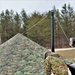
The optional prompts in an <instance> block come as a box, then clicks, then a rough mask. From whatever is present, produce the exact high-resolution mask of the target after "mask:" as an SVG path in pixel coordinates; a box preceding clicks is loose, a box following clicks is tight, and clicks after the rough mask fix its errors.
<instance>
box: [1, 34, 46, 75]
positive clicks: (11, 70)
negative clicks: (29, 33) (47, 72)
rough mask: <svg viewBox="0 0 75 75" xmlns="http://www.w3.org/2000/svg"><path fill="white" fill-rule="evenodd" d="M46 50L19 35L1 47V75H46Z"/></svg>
mask: <svg viewBox="0 0 75 75" xmlns="http://www.w3.org/2000/svg"><path fill="white" fill-rule="evenodd" d="M45 51H46V49H45V48H44V47H42V46H40V45H38V44H37V43H35V42H33V41H32V40H30V39H28V38H27V37H25V36H24V35H22V34H20V33H18V34H17V35H15V36H14V37H12V38H11V39H9V40H8V41H6V42H5V43H3V44H2V45H0V75H44V67H43V62H44V59H43V54H44V52H45Z"/></svg>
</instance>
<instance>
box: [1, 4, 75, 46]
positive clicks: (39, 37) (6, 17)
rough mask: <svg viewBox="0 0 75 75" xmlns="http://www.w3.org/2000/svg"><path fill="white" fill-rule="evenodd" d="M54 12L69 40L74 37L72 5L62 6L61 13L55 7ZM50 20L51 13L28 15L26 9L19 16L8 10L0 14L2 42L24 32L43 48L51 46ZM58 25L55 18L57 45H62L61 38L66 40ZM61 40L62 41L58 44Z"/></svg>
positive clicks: (74, 14) (74, 27)
mask: <svg viewBox="0 0 75 75" xmlns="http://www.w3.org/2000/svg"><path fill="white" fill-rule="evenodd" d="M53 10H54V11H55V15H56V17H57V18H58V20H59V22H60V23H61V25H62V27H63V29H64V31H65V33H66V34H67V36H68V37H69V38H70V37H71V36H74V35H75V34H74V31H75V26H74V22H75V13H74V11H73V8H72V7H71V5H70V4H68V5H67V4H64V5H63V6H62V10H61V12H59V10H58V9H56V7H55V6H54V7H53ZM45 17H46V18H45ZM43 18H45V19H44V20H43V21H41V22H40V23H38V22H39V21H40V20H41V19H43ZM50 18H51V14H50V11H49V12H46V13H43V14H40V12H36V11H35V12H33V13H32V14H31V15H27V14H26V11H25V10H24V9H22V11H21V13H20V14H18V13H17V12H16V13H14V11H13V10H11V11H9V10H8V9H6V11H5V12H4V11H2V12H1V13H0V32H1V38H2V42H5V41H6V40H8V39H9V38H11V37H12V36H14V35H15V34H17V33H23V32H24V33H23V34H24V35H25V36H27V37H29V38H30V39H32V40H33V41H35V42H37V43H38V44H40V45H42V46H45V45H46V44H50V35H51V34H50V32H51V27H50V24H51V23H50ZM36 23H38V24H37V25H36V26H34V27H33V28H32V26H33V25H35V24H36ZM58 25H59V23H58V21H57V20H56V18H55V41H56V44H59V45H60V43H61V42H60V41H61V38H62V39H66V38H65V36H64V35H63V33H62V31H61V29H60V27H59V26H58ZM59 39H60V41H59V43H58V40H59ZM56 44H55V46H56ZM59 45H58V46H59ZM49 46H50V45H49Z"/></svg>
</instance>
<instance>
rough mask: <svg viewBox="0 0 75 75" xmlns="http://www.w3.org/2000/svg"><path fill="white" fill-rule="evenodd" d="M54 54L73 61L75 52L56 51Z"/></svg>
mask: <svg viewBox="0 0 75 75" xmlns="http://www.w3.org/2000/svg"><path fill="white" fill-rule="evenodd" d="M56 53H57V54H60V55H61V56H63V57H64V58H68V59H72V60H75V50H64V51H56Z"/></svg>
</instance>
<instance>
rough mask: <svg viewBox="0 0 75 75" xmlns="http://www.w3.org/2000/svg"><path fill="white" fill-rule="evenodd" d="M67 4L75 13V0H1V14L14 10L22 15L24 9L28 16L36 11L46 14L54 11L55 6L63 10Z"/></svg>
mask: <svg viewBox="0 0 75 75" xmlns="http://www.w3.org/2000/svg"><path fill="white" fill-rule="evenodd" d="M65 3H66V4H67V5H68V4H69V3H70V4H71V6H72V7H73V9H74V11H75V0H60V1H59V0H0V12H2V11H5V10H6V9H8V10H11V9H12V10H13V11H14V12H18V13H20V12H21V11H22V9H24V10H25V11H26V13H27V14H31V13H33V12H34V11H37V12H40V13H45V12H48V11H49V10H52V8H53V6H56V8H57V9H59V10H61V8H62V6H63V5H64V4H65Z"/></svg>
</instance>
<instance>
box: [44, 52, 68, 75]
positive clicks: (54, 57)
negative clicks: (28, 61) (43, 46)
mask: <svg viewBox="0 0 75 75" xmlns="http://www.w3.org/2000/svg"><path fill="white" fill-rule="evenodd" d="M44 58H45V60H44V68H45V72H46V75H51V74H52V73H53V74H54V75H68V69H67V65H66V64H65V62H64V60H62V57H61V56H60V55H59V54H55V53H51V52H50V51H47V52H46V53H45V57H44Z"/></svg>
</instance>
